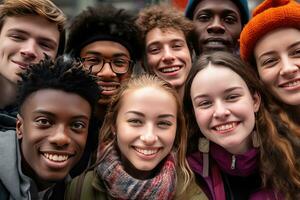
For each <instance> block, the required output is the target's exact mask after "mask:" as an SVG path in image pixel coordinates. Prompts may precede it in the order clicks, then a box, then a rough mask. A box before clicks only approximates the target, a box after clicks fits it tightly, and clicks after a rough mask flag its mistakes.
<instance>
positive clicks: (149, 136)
mask: <svg viewBox="0 0 300 200" xmlns="http://www.w3.org/2000/svg"><path fill="white" fill-rule="evenodd" d="M140 139H141V140H142V142H143V143H144V144H146V145H148V146H150V145H154V144H155V142H156V141H157V139H158V137H157V135H156V134H155V130H154V127H153V126H151V125H148V126H147V128H146V129H145V130H144V132H143V133H142V135H141V136H140Z"/></svg>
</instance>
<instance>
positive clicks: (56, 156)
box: [42, 153, 70, 162]
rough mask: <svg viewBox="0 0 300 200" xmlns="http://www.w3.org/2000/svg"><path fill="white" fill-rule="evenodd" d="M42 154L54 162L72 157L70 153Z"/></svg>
mask: <svg viewBox="0 0 300 200" xmlns="http://www.w3.org/2000/svg"><path fill="white" fill-rule="evenodd" d="M42 155H43V156H44V157H45V158H47V159H48V160H50V161H52V162H64V161H66V160H68V159H69V158H70V156H69V155H62V154H51V153H42Z"/></svg>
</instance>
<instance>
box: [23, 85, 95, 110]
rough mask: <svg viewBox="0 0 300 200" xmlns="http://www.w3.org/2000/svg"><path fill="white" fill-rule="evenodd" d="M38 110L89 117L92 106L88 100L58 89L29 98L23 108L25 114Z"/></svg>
mask: <svg viewBox="0 0 300 200" xmlns="http://www.w3.org/2000/svg"><path fill="white" fill-rule="evenodd" d="M62 108H63V109H62ZM36 110H43V111H48V112H51V113H53V114H61V113H64V114H66V113H72V114H74V115H89V113H90V112H91V106H90V104H89V102H88V101H87V100H85V99H84V98H82V97H81V96H79V95H77V94H75V93H69V92H64V91H61V90H56V89H42V90H38V91H35V92H33V93H32V94H30V95H29V96H27V97H26V99H25V101H24V102H23V104H22V106H21V112H22V113H23V114H26V113H32V112H34V111H36Z"/></svg>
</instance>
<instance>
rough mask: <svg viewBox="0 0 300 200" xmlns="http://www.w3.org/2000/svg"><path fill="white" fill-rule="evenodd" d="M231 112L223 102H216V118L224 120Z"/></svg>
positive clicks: (214, 114)
mask: <svg viewBox="0 0 300 200" xmlns="http://www.w3.org/2000/svg"><path fill="white" fill-rule="evenodd" d="M230 114H231V112H230V110H229V109H228V108H227V107H226V105H225V104H224V103H223V102H216V103H215V110H214V113H213V117H214V118H216V119H221V120H224V119H226V118H227V117H228V116H229V115H230Z"/></svg>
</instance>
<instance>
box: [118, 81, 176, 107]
mask: <svg viewBox="0 0 300 200" xmlns="http://www.w3.org/2000/svg"><path fill="white" fill-rule="evenodd" d="M149 105H158V106H157V107H149ZM122 108H123V109H124V110H130V109H141V110H149V111H151V112H156V111H159V112H169V111H170V110H171V111H172V112H174V113H175V112H176V111H177V104H176V100H175V97H174V96H173V95H172V94H171V93H169V92H167V91H165V90H163V89H161V88H157V87H152V86H148V87H143V88H136V89H130V90H128V91H126V93H124V94H123V97H122V104H121V109H122Z"/></svg>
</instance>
